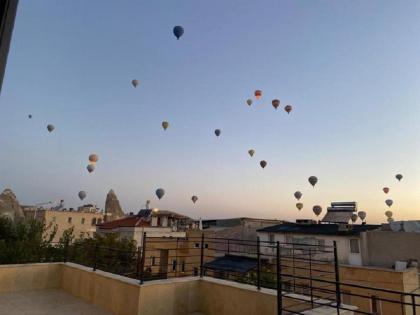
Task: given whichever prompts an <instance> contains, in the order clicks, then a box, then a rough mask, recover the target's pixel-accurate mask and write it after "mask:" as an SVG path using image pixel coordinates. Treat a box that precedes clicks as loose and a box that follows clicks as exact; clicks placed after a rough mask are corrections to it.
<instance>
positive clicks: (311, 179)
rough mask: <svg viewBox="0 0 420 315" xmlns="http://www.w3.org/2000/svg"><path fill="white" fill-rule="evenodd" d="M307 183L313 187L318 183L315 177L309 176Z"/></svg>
mask: <svg viewBox="0 0 420 315" xmlns="http://www.w3.org/2000/svg"><path fill="white" fill-rule="evenodd" d="M308 182H309V183H310V184H311V185H312V187H315V185H316V183H318V178H317V177H316V176H311V177H309V178H308Z"/></svg>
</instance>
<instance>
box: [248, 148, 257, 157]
mask: <svg viewBox="0 0 420 315" xmlns="http://www.w3.org/2000/svg"><path fill="white" fill-rule="evenodd" d="M248 154H249V155H250V156H251V157H253V156H254V154H255V150H253V149H251V150H248Z"/></svg>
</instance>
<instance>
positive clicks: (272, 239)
mask: <svg viewBox="0 0 420 315" xmlns="http://www.w3.org/2000/svg"><path fill="white" fill-rule="evenodd" d="M268 241H269V242H270V243H274V242H275V235H274V234H273V233H270V234H268Z"/></svg>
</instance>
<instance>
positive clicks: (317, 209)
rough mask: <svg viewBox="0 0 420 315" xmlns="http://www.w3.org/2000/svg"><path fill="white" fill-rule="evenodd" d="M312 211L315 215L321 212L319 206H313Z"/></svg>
mask: <svg viewBox="0 0 420 315" xmlns="http://www.w3.org/2000/svg"><path fill="white" fill-rule="evenodd" d="M312 211H313V212H314V213H315V215H316V216H319V215H320V214H321V212H322V207H321V206H318V205H316V206H313V208H312Z"/></svg>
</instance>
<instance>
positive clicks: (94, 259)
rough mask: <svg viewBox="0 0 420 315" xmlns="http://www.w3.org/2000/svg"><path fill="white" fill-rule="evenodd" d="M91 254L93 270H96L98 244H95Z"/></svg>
mask: <svg viewBox="0 0 420 315" xmlns="http://www.w3.org/2000/svg"><path fill="white" fill-rule="evenodd" d="M93 255H94V256H93V271H96V267H97V266H98V245H95V250H94V252H93Z"/></svg>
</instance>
